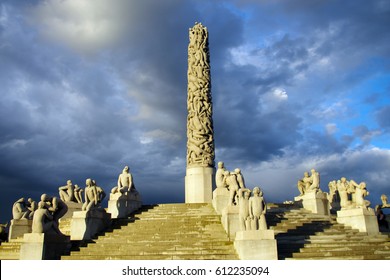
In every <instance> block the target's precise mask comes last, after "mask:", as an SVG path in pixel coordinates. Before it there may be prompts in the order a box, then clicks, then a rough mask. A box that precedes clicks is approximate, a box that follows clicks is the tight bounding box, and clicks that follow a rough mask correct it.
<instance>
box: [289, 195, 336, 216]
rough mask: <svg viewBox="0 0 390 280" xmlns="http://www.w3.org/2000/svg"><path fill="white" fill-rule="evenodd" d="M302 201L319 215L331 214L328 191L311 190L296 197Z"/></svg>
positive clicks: (304, 206) (296, 199)
mask: <svg viewBox="0 0 390 280" xmlns="http://www.w3.org/2000/svg"><path fill="white" fill-rule="evenodd" d="M294 200H295V201H301V202H302V206H303V208H305V209H306V210H309V211H311V212H313V213H315V214H319V215H330V209H329V200H328V195H327V193H323V192H317V193H315V192H310V193H305V194H304V195H302V196H297V197H295V198H294Z"/></svg>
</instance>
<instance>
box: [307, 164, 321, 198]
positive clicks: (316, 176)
mask: <svg viewBox="0 0 390 280" xmlns="http://www.w3.org/2000/svg"><path fill="white" fill-rule="evenodd" d="M310 172H311V176H310V182H311V185H310V186H309V187H308V188H307V189H306V192H307V193H308V192H315V193H317V192H319V191H320V173H318V171H316V170H315V169H311V170H310Z"/></svg>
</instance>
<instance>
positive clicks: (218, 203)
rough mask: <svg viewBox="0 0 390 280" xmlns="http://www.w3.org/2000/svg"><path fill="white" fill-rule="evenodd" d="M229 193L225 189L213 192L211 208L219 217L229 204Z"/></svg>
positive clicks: (217, 189)
mask: <svg viewBox="0 0 390 280" xmlns="http://www.w3.org/2000/svg"><path fill="white" fill-rule="evenodd" d="M229 198H230V193H229V191H228V189H227V188H216V189H215V190H214V191H213V207H214V209H215V211H216V212H217V213H218V214H219V215H221V214H222V210H223V209H224V208H226V206H227V205H228V204H229Z"/></svg>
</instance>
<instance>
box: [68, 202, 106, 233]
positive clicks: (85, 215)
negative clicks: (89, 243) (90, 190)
mask: <svg viewBox="0 0 390 280" xmlns="http://www.w3.org/2000/svg"><path fill="white" fill-rule="evenodd" d="M110 223H111V214H109V213H106V211H105V210H104V209H101V208H98V209H91V210H89V211H77V212H74V213H73V217H72V221H71V227H70V239H71V240H91V239H92V238H94V236H95V235H96V234H98V233H100V232H102V231H103V230H104V229H106V228H107V227H108V226H109V225H110Z"/></svg>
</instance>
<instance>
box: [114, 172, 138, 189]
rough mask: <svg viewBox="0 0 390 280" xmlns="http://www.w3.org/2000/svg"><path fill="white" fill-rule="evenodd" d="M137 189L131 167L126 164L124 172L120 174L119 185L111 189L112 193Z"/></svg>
mask: <svg viewBox="0 0 390 280" xmlns="http://www.w3.org/2000/svg"><path fill="white" fill-rule="evenodd" d="M131 191H133V192H134V191H135V186H134V183H133V175H131V173H130V172H129V167H128V166H125V167H124V168H123V170H122V173H121V174H119V176H118V182H117V186H116V187H114V188H113V189H112V190H111V193H118V192H120V193H125V192H131Z"/></svg>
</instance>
